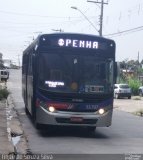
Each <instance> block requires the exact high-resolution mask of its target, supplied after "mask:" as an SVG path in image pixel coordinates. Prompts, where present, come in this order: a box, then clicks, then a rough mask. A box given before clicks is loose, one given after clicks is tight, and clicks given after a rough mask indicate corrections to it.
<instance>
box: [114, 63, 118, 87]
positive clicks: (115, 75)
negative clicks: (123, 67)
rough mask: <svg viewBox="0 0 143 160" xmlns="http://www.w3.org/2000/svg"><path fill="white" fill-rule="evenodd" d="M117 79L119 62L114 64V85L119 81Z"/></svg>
mask: <svg viewBox="0 0 143 160" xmlns="http://www.w3.org/2000/svg"><path fill="white" fill-rule="evenodd" d="M117 77H118V65H117V62H115V63H114V84H115V83H116V81H117Z"/></svg>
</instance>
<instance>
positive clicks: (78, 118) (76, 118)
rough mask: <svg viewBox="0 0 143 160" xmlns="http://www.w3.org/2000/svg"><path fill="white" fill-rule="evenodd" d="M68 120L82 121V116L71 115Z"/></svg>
mask: <svg viewBox="0 0 143 160" xmlns="http://www.w3.org/2000/svg"><path fill="white" fill-rule="evenodd" d="M70 120H71V122H82V121H83V118H82V117H71V118H70Z"/></svg>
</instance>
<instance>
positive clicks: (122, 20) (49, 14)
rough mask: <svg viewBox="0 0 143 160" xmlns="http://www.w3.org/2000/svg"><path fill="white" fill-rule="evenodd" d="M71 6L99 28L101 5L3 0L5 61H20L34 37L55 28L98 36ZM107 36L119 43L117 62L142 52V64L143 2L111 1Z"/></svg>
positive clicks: (0, 39)
mask: <svg viewBox="0 0 143 160" xmlns="http://www.w3.org/2000/svg"><path fill="white" fill-rule="evenodd" d="M94 1H96V0H94ZM99 1H100V0H99ZM104 1H105V2H107V1H106V0H104ZM71 6H76V7H77V8H78V9H79V10H80V11H81V12H83V13H84V15H85V16H86V17H88V19H89V20H90V21H91V22H92V23H93V24H94V26H95V27H96V28H97V29H99V15H100V6H99V5H97V4H95V3H89V2H87V0H0V52H1V53H3V58H4V59H12V60H13V61H15V62H18V55H19V56H20V57H21V56H22V51H23V50H24V49H25V48H26V46H27V45H28V44H29V43H30V42H32V39H33V37H36V36H37V35H38V34H39V33H52V32H53V31H52V30H53V29H54V30H56V29H58V30H59V29H62V30H63V31H64V32H77V33H89V34H95V35H98V32H97V31H96V30H95V28H94V27H93V26H92V25H91V24H90V23H89V22H88V21H87V20H86V18H85V17H84V16H83V15H82V14H81V13H80V12H79V11H78V10H74V9H71ZM119 32H120V34H117V33H119ZM114 33H115V34H114ZM110 34H111V35H110ZM112 34H113V35H112ZM103 35H104V36H105V37H109V38H111V39H114V40H115V42H116V60H117V61H122V60H125V59H128V60H131V59H133V60H137V57H138V53H139V56H140V61H141V60H142V59H143V0H108V5H104V22H103Z"/></svg>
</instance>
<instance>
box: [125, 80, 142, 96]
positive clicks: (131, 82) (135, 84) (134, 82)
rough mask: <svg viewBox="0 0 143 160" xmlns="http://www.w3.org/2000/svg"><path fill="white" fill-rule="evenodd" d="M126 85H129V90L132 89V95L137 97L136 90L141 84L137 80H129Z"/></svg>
mask: <svg viewBox="0 0 143 160" xmlns="http://www.w3.org/2000/svg"><path fill="white" fill-rule="evenodd" d="M128 84H129V86H130V87H131V89H132V94H133V95H138V89H139V87H140V86H141V83H140V81H139V80H137V79H135V78H134V79H131V78H130V79H129V80H128Z"/></svg>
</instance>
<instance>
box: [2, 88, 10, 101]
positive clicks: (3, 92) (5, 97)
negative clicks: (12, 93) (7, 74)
mask: <svg viewBox="0 0 143 160" xmlns="http://www.w3.org/2000/svg"><path fill="white" fill-rule="evenodd" d="M8 95H9V91H8V90H7V89H6V88H4V89H1V90H0V100H2V99H7V97H8Z"/></svg>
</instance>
